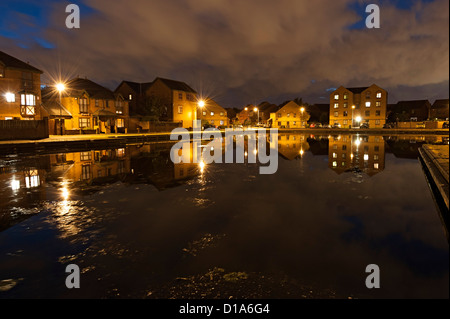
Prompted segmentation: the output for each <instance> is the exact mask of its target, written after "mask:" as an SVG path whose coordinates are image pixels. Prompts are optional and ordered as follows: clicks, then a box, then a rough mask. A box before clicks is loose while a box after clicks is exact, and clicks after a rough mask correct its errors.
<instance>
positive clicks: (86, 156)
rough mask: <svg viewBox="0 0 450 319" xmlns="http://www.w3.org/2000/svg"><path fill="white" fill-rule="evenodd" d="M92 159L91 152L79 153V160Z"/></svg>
mask: <svg viewBox="0 0 450 319" xmlns="http://www.w3.org/2000/svg"><path fill="white" fill-rule="evenodd" d="M91 159H92V153H91V152H81V153H80V161H90V160H91Z"/></svg>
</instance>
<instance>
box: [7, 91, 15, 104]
mask: <svg viewBox="0 0 450 319" xmlns="http://www.w3.org/2000/svg"><path fill="white" fill-rule="evenodd" d="M5 98H6V102H8V103H13V102H16V95H15V94H14V93H9V92H8V93H6V94H5Z"/></svg>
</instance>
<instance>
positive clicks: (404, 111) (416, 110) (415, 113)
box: [391, 100, 431, 122]
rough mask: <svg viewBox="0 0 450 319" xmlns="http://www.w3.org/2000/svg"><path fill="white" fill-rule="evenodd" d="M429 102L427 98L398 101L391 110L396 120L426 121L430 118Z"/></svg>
mask: <svg viewBox="0 0 450 319" xmlns="http://www.w3.org/2000/svg"><path fill="white" fill-rule="evenodd" d="M430 109H431V104H430V102H429V101H428V100H412V101H399V102H397V104H396V105H395V106H394V107H393V109H392V112H393V114H392V115H391V116H393V117H394V118H395V120H396V122H409V121H411V122H416V121H426V120H427V119H428V118H430Z"/></svg>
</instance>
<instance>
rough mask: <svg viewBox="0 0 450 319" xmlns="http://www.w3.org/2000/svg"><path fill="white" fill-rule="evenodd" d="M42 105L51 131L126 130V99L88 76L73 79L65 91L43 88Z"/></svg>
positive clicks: (75, 132) (74, 132) (100, 131)
mask: <svg viewBox="0 0 450 319" xmlns="http://www.w3.org/2000/svg"><path fill="white" fill-rule="evenodd" d="M42 96H43V106H44V108H45V110H46V112H47V113H48V115H49V126H50V134H60V133H61V132H60V131H59V126H60V125H59V124H61V126H62V128H63V130H62V133H63V134H86V133H126V132H127V127H128V119H129V116H128V114H129V113H128V101H127V100H125V99H124V98H123V97H122V96H121V95H120V94H114V93H113V92H112V91H111V90H109V89H107V88H105V87H103V86H101V85H99V84H97V83H95V82H93V81H91V80H88V79H81V78H76V79H73V80H70V81H68V82H67V83H66V84H65V89H64V91H62V92H61V95H59V92H56V91H55V89H54V88H51V87H50V88H46V89H44V90H43V94H42Z"/></svg>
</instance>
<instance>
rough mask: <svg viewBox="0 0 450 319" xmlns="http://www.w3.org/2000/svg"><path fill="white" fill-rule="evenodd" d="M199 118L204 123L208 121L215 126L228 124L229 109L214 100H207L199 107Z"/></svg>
mask: <svg viewBox="0 0 450 319" xmlns="http://www.w3.org/2000/svg"><path fill="white" fill-rule="evenodd" d="M197 118H198V119H199V120H201V121H202V124H204V123H206V122H207V123H208V124H209V125H211V126H214V127H226V126H228V116H227V111H226V110H225V109H224V108H223V107H221V106H220V105H219V104H217V103H216V102H215V101H214V100H206V101H205V105H204V106H203V107H201V108H200V107H199V108H197Z"/></svg>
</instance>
